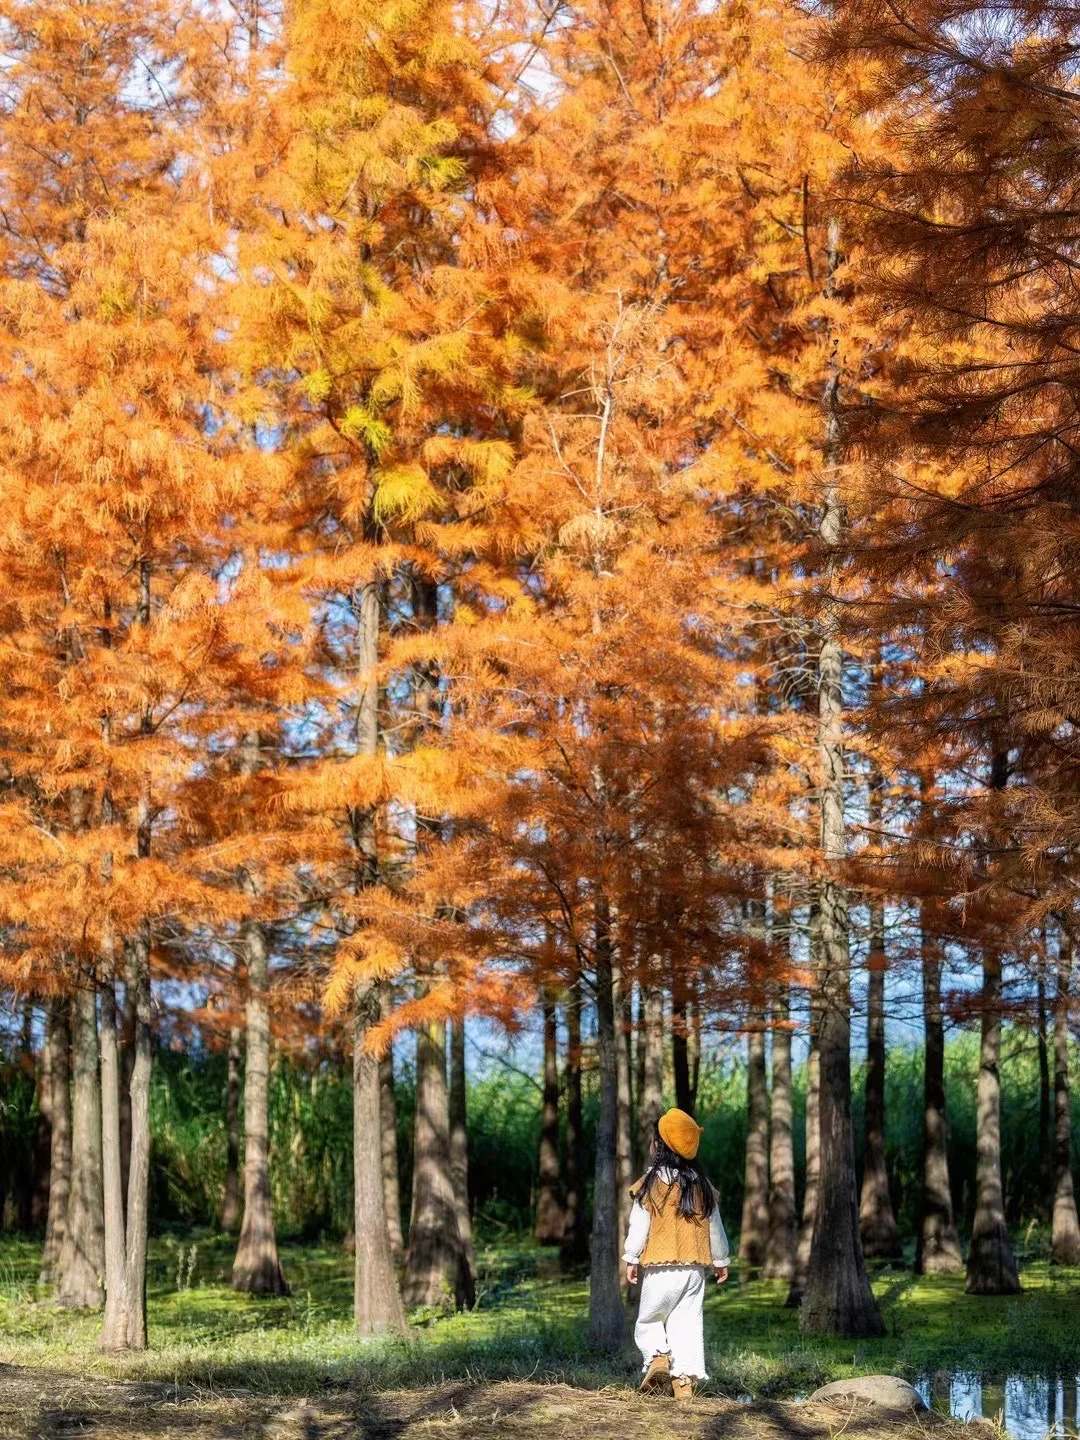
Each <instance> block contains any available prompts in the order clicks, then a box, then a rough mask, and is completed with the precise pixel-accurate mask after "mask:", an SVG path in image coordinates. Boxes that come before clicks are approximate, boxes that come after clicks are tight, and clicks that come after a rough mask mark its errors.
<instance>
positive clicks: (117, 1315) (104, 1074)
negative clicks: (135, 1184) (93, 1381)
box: [99, 975, 127, 1350]
mask: <svg viewBox="0 0 1080 1440" xmlns="http://www.w3.org/2000/svg"><path fill="white" fill-rule="evenodd" d="M99 992H100V996H101V1029H100V1032H99V1043H100V1047H101V1159H102V1174H103V1180H104V1184H103V1190H104V1196H105V1318H104V1320H103V1321H102V1325H101V1340H100V1344H101V1348H102V1349H103V1350H122V1349H124V1335H125V1331H124V1258H125V1255H126V1252H127V1236H126V1234H125V1230H124V1199H123V1192H122V1188H121V1186H122V1162H121V1159H120V1045H119V1041H118V1039H117V1035H116V990H115V986H114V981H113V979H112V976H111V975H110V976H109V977H108V978H107V979H105V980H103V981H102V982H101V984H100V986H99Z"/></svg>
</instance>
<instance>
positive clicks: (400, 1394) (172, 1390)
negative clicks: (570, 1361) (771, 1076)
mask: <svg viewBox="0 0 1080 1440" xmlns="http://www.w3.org/2000/svg"><path fill="white" fill-rule="evenodd" d="M841 1432H843V1434H844V1435H845V1436H847V1437H848V1440H927V1435H928V1433H932V1434H933V1435H934V1436H935V1440H936V1437H940V1440H961V1434H963V1437H964V1440H973V1437H974V1436H975V1435H976V1434H979V1435H982V1436H985V1437H986V1440H997V1433H998V1432H997V1431H996V1430H995V1429H994V1427H992V1426H991V1425H989V1424H988V1423H981V1424H980V1425H979V1429H978V1430H977V1431H974V1432H973V1431H972V1430H970V1429H969V1428H968V1427H966V1426H965V1427H961V1426H960V1425H959V1424H957V1423H955V1422H950V1421H948V1420H945V1419H943V1418H941V1417H939V1416H937V1415H933V1414H931V1415H923V1416H919V1417H914V1416H912V1417H911V1419H909V1420H905V1419H903V1418H898V1417H897V1416H895V1415H888V1414H885V1413H883V1412H881V1411H874V1410H871V1409H870V1408H868V1407H866V1406H858V1405H855V1404H853V1403H851V1402H848V1403H845V1404H842V1405H839V1406H837V1407H835V1408H834V1407H831V1406H826V1405H819V1404H817V1405H815V1404H807V1405H797V1404H792V1403H784V1402H782V1401H768V1400H766V1401H758V1402H756V1403H754V1404H753V1405H739V1404H738V1403H736V1402H734V1401H731V1400H723V1399H717V1398H715V1397H701V1398H700V1399H695V1400H693V1401H692V1402H691V1403H690V1404H689V1405H676V1403H675V1402H674V1401H673V1400H670V1399H668V1400H661V1399H651V1400H650V1399H645V1398H644V1397H642V1396H639V1395H636V1394H635V1393H633V1392H632V1391H627V1390H610V1389H609V1390H602V1391H591V1392H583V1391H581V1390H575V1389H571V1387H570V1386H568V1385H561V1384H551V1385H542V1384H538V1383H537V1382H535V1381H521V1380H517V1381H514V1380H510V1381H501V1382H493V1383H492V1382H487V1383H482V1382H479V1383H473V1384H468V1383H464V1384H463V1383H460V1382H458V1383H444V1384H441V1385H435V1386H429V1387H427V1388H425V1389H423V1390H397V1391H391V1392H386V1391H357V1390H354V1389H352V1388H350V1387H347V1386H346V1387H338V1388H337V1389H336V1390H333V1391H331V1392H329V1393H326V1392H323V1393H321V1394H319V1395H313V1396H310V1397H305V1398H302V1399H297V1398H295V1397H294V1398H291V1399H284V1398H282V1397H278V1396H273V1395H265V1394H261V1395H251V1394H244V1393H237V1392H228V1391H226V1392H221V1393H219V1392H214V1391H208V1390H200V1389H197V1388H193V1387H183V1386H179V1385H175V1384H172V1385H170V1384H163V1383H161V1382H159V1381H146V1380H143V1381H132V1380H127V1381H122V1380H113V1381H108V1380H100V1379H91V1380H84V1379H83V1378H82V1377H81V1376H80V1377H76V1376H74V1375H66V1374H64V1373H62V1372H59V1371H42V1370H17V1369H13V1368H8V1367H6V1366H3V1365H0V1437H2V1440H69V1437H71V1436H72V1435H85V1436H87V1437H88V1440H571V1437H574V1440H579V1437H581V1436H586V1437H588V1440H669V1437H670V1440H721V1437H723V1440H834V1437H835V1436H837V1435H839V1434H840V1433H841Z"/></svg>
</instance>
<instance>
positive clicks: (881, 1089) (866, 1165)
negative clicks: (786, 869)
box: [859, 809, 904, 1260]
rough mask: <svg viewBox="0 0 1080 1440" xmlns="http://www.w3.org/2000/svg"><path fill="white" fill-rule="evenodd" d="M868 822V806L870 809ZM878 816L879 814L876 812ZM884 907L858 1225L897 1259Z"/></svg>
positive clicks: (873, 978) (872, 1003)
mask: <svg viewBox="0 0 1080 1440" xmlns="http://www.w3.org/2000/svg"><path fill="white" fill-rule="evenodd" d="M871 815H872V819H871V823H873V809H872V811H871ZM877 819H878V820H880V812H879V814H878V816H877ZM886 963H887V960H886V954H885V906H884V904H883V903H882V901H881V900H879V899H877V898H874V899H872V900H871V901H870V955H869V959H868V964H867V969H868V971H869V974H868V977H867V991H866V1094H865V1155H864V1161H863V1182H862V1195H861V1197H860V1200H859V1229H860V1232H861V1235H862V1246H863V1254H864V1255H869V1256H871V1257H872V1258H873V1259H875V1260H901V1259H903V1256H904V1247H903V1244H902V1243H901V1240H900V1230H899V1227H898V1226H897V1224H896V1216H895V1215H894V1214H893V1207H892V1198H891V1196H890V1194H889V1171H888V1167H887V1165H886V1163H885V968H886Z"/></svg>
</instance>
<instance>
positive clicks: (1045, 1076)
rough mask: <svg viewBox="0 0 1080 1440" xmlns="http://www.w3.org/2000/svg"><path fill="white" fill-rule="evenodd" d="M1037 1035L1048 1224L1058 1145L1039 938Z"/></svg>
mask: <svg viewBox="0 0 1080 1440" xmlns="http://www.w3.org/2000/svg"><path fill="white" fill-rule="evenodd" d="M1035 999H1036V1025H1035V1034H1036V1040H1037V1048H1038V1056H1039V1212H1040V1215H1041V1217H1042V1219H1043V1221H1044V1222H1049V1221H1050V1220H1051V1217H1052V1216H1053V1213H1054V1142H1053V1135H1052V1132H1051V1126H1050V1047H1049V1044H1048V1040H1047V1028H1048V1027H1047V1016H1046V941H1045V938H1044V937H1042V936H1040V938H1039V950H1038V954H1037V956H1036V959H1035Z"/></svg>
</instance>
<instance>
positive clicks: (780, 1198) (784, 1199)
mask: <svg viewBox="0 0 1080 1440" xmlns="http://www.w3.org/2000/svg"><path fill="white" fill-rule="evenodd" d="M790 1018H791V1000H790V997H789V995H788V991H787V988H786V987H785V988H784V989H783V990H782V991H781V993H780V994H779V995H778V996H777V998H776V999H775V1000H774V1001H773V1006H772V1103H771V1107H770V1108H771V1116H770V1119H771V1124H770V1127H769V1238H768V1242H767V1244H766V1246H765V1265H764V1268H763V1270H762V1274H763V1275H764V1277H765V1279H766V1280H787V1281H791V1280H792V1279H793V1278H794V1276H795V1153H794V1149H793V1147H792V1139H791V1124H792V1103H791V1031H790V1029H789V1028H788V1026H789V1021H790Z"/></svg>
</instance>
